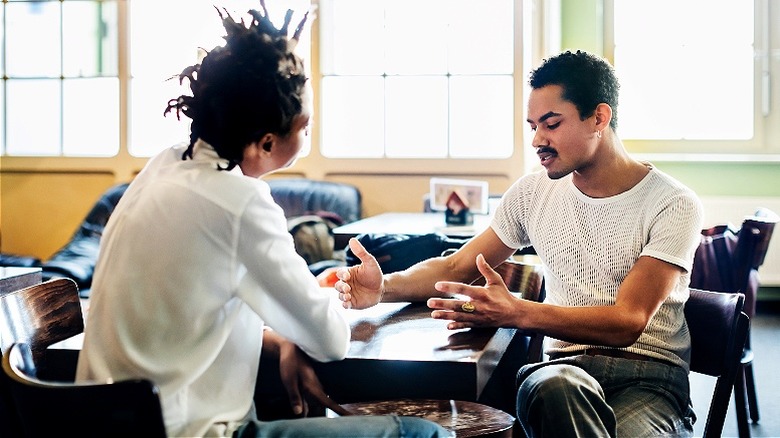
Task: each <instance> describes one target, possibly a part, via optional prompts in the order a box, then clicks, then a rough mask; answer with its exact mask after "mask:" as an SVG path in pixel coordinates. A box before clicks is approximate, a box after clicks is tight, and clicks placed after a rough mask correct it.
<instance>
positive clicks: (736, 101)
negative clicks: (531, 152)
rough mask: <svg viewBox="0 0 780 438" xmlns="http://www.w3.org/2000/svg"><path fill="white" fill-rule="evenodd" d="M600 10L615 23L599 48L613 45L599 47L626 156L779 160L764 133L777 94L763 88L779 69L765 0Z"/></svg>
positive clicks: (669, 2)
mask: <svg viewBox="0 0 780 438" xmlns="http://www.w3.org/2000/svg"><path fill="white" fill-rule="evenodd" d="M607 5H608V7H610V8H611V11H612V16H613V18H614V19H613V20H612V26H611V27H610V26H609V25H608V26H607V27H606V30H607V33H608V35H607V38H606V40H607V41H612V42H613V44H612V45H609V44H608V45H607V47H608V49H609V48H610V47H611V48H612V50H613V53H612V54H611V55H612V56H613V59H614V65H615V68H616V70H617V72H618V75H619V76H620V80H621V96H620V99H621V103H620V109H619V127H618V129H619V133H620V136H621V138H622V139H623V140H625V141H626V144H627V145H628V147H629V149H631V150H633V151H636V152H647V153H658V152H660V153H688V154H691V153H693V154H753V153H769V152H774V153H777V152H779V151H780V149H779V148H778V147H777V145H778V143H780V133H779V132H778V131H777V129H770V127H771V126H772V125H773V123H776V122H773V120H778V115H777V112H778V102H777V101H776V100H777V94H775V102H771V95H770V88H769V84H770V78H771V76H770V74H771V69H772V68H774V69H775V71H776V69H777V56H776V54H775V56H774V60H773V58H772V55H771V53H772V52H771V47H772V45H773V44H774V47H778V46H777V41H774V42H772V41H770V39H769V33H768V31H769V27H770V22H771V20H772V18H771V17H772V15H771V14H770V11H769V2H768V0H758V1H756V2H755V3H754V2H752V1H749V2H733V1H729V0H685V1H681V0H640V1H637V0H612V1H610V2H607ZM670 11H674V12H673V13H670ZM772 14H774V16H775V17H777V14H778V12H777V11H776V10H775V11H773V12H772ZM607 16H609V14H608V15H607ZM608 24H609V23H608ZM775 52H777V49H775ZM772 63H774V65H772ZM774 74H775V76H776V75H777V73H776V72H775V73H774ZM772 107H774V108H772ZM773 110H774V114H773Z"/></svg>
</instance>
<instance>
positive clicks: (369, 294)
mask: <svg viewBox="0 0 780 438" xmlns="http://www.w3.org/2000/svg"><path fill="white" fill-rule="evenodd" d="M349 247H350V249H351V250H352V252H353V253H354V254H355V256H357V258H359V259H360V264H359V265H356V266H350V267H348V268H341V269H339V270H338V272H337V273H336V275H337V276H338V279H339V280H338V281H337V282H336V284H335V285H334V287H335V288H336V290H337V291H338V292H339V299H340V300H341V301H342V306H344V308H345V309H366V308H369V307H371V306H374V305H376V304H377V303H379V302H381V301H382V295H383V293H384V280H383V278H382V268H380V267H379V263H377V261H376V259H375V258H374V256H372V255H371V254H370V253H369V252H368V251H366V248H365V247H363V245H362V244H361V243H360V242H359V241H358V240H357V239H355V238H352V239H349Z"/></svg>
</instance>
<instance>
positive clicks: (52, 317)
mask: <svg viewBox="0 0 780 438" xmlns="http://www.w3.org/2000/svg"><path fill="white" fill-rule="evenodd" d="M0 315H1V316H2V317H1V318H0V352H2V353H3V354H5V351H6V350H8V349H9V348H10V347H11V344H13V343H18V342H24V343H26V344H28V345H29V346H30V349H31V350H32V354H33V358H34V359H35V361H36V363H37V364H39V367H38V368H39V371H38V372H39V374H40V375H41V376H42V377H45V378H46V379H55V380H56V379H64V380H70V381H72V380H73V378H74V377H75V374H74V373H75V364H72V365H73V366H74V367H73V368H72V369H69V370H59V369H54V368H52V367H50V366H49V365H48V364H47V363H46V348H47V347H49V346H50V345H52V344H54V343H57V342H59V341H62V340H64V339H67V338H70V337H72V336H75V335H77V334H79V333H82V332H83V331H84V318H83V316H82V313H81V300H80V299H79V290H78V286H77V285H76V282H75V281H73V280H71V279H69V278H55V279H52V280H49V281H46V282H43V283H39V284H36V285H33V286H30V287H27V288H24V289H20V290H18V291H15V292H11V293H9V294H6V295H3V296H0Z"/></svg>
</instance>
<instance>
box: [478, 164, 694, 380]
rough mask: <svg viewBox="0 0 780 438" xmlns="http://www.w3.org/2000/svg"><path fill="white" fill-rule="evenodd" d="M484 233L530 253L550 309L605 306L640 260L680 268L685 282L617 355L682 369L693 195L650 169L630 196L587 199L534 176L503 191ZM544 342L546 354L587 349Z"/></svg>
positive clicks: (686, 357) (686, 355)
mask: <svg viewBox="0 0 780 438" xmlns="http://www.w3.org/2000/svg"><path fill="white" fill-rule="evenodd" d="M648 166H649V165H648ZM491 226H492V228H493V230H494V231H495V232H496V234H498V237H499V238H500V239H501V241H502V242H504V244H505V245H507V246H509V247H511V248H522V247H526V246H528V245H533V247H534V248H535V250H536V252H537V254H538V255H539V257H540V258H541V260H542V263H543V264H544V268H545V274H544V277H545V290H546V294H547V295H546V298H545V302H548V303H551V304H555V305H560V306H601V305H610V304H613V303H614V302H615V298H616V296H617V292H618V288H619V287H620V284H621V283H622V282H623V279H624V278H625V277H626V275H627V274H628V271H629V270H630V269H631V267H632V266H633V265H634V263H635V262H636V260H637V259H638V258H639V257H640V256H650V257H654V258H657V259H660V260H663V261H665V262H668V263H672V264H674V265H678V266H681V267H682V268H684V269H685V270H686V271H687V272H686V274H685V275H683V276H682V277H681V278H680V282H679V283H678V284H677V286H676V287H675V289H674V290H673V291H672V293H671V294H670V295H669V297H668V298H667V299H666V301H665V302H664V303H663V304H662V306H661V308H660V309H659V310H658V312H656V314H655V315H654V316H653V317H652V318H651V320H650V322H649V324H648V325H647V328H646V329H645V331H644V333H642V335H641V336H640V337H639V339H638V340H637V341H636V343H634V344H633V345H631V346H630V347H628V348H626V349H625V350H626V351H630V352H634V353H640V354H644V355H647V356H650V357H655V358H662V359H666V360H668V361H670V362H673V363H675V364H678V365H680V366H682V367H684V368H686V369H689V366H688V362H689V361H690V336H689V333H688V328H687V325H686V324H685V317H684V314H683V307H684V305H685V301H686V300H687V299H688V293H689V291H688V284H689V281H690V270H691V266H692V264H693V255H694V251H695V249H696V246H697V245H698V242H699V239H700V232H701V227H702V207H701V203H700V201H699V199H698V198H697V196H696V195H695V193H693V191H691V190H690V189H688V188H687V187H685V186H684V185H682V184H681V183H679V182H678V181H676V180H675V179H673V178H672V177H670V176H668V175H666V174H665V173H663V172H661V171H659V170H657V169H655V168H652V167H651V170H650V172H649V173H648V174H647V176H645V178H644V179H642V181H640V182H639V183H638V184H637V185H636V186H634V187H633V188H631V189H630V190H628V191H626V192H624V193H621V194H619V195H616V196H611V197H608V198H591V197H589V196H586V195H584V194H583V193H582V192H580V191H579V189H577V188H576V186H575V185H574V183H573V182H572V177H571V175H568V176H566V177H564V178H561V179H559V180H551V179H550V178H548V177H547V175H546V173H545V172H544V171H540V172H536V173H533V174H529V175H527V176H525V177H523V178H520V179H519V180H518V181H517V182H515V183H514V184H513V185H512V187H510V189H509V190H508V191H507V192H506V193H505V194H504V197H503V199H502V200H501V203H500V205H499V207H498V208H497V210H496V213H495V216H494V218H493V222H492V225H491ZM548 341H549V342H548V344H547V350H546V352H547V353H548V354H549V353H559V352H570V351H577V350H582V349H585V348H589V347H595V346H592V345H578V344H572V343H570V342H564V341H560V340H556V339H550V340H548Z"/></svg>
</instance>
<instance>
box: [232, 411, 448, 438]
mask: <svg viewBox="0 0 780 438" xmlns="http://www.w3.org/2000/svg"><path fill="white" fill-rule="evenodd" d="M453 436H454V434H451V433H450V432H448V431H447V430H446V429H444V428H443V427H441V426H439V425H438V424H436V423H434V422H432V421H428V420H426V419H423V418H417V417H399V416H396V415H377V416H362V415H355V416H349V417H337V418H327V417H311V418H298V419H292V420H275V421H249V422H248V423H245V424H244V425H243V426H241V427H240V428H239V429H238V430H237V431H236V432H235V433H234V434H233V438H288V437H289V438H326V437H333V438H337V437H338V438H342V437H343V438H369V437H372V438H445V437H453Z"/></svg>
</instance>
